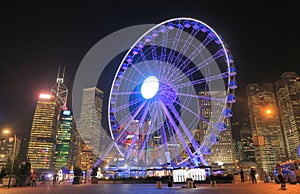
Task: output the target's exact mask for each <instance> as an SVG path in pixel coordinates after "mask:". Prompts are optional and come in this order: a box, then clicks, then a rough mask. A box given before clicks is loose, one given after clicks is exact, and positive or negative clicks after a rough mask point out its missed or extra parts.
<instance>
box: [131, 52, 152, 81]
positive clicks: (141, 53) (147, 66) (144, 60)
mask: <svg viewBox="0 0 300 194" xmlns="http://www.w3.org/2000/svg"><path fill="white" fill-rule="evenodd" d="M139 51H140V52H139V54H140V55H141V57H142V60H143V62H144V63H145V67H146V72H152V70H151V68H150V67H149V63H148V60H147V57H146V55H145V53H144V51H143V49H140V50H139ZM135 68H136V67H135ZM144 77H145V76H144Z"/></svg>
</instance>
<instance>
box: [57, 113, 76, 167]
mask: <svg viewBox="0 0 300 194" xmlns="http://www.w3.org/2000/svg"><path fill="white" fill-rule="evenodd" d="M73 123H74V122H73V115H72V112H71V110H67V109H65V110H62V111H60V116H59V121H58V127H57V134H56V151H55V169H56V170H60V169H61V168H62V167H65V168H67V169H70V166H68V161H69V155H70V142H71V132H72V130H73V129H74V125H73Z"/></svg>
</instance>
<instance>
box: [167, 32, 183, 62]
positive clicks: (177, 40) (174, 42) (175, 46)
mask: <svg viewBox="0 0 300 194" xmlns="http://www.w3.org/2000/svg"><path fill="white" fill-rule="evenodd" d="M181 34H182V29H179V28H177V31H176V34H175V38H174V40H173V42H172V46H171V50H170V53H169V55H168V60H167V61H168V63H170V64H172V62H173V59H174V54H175V51H176V49H177V47H178V43H179V40H180V36H181Z"/></svg>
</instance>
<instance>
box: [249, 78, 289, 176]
mask: <svg viewBox="0 0 300 194" xmlns="http://www.w3.org/2000/svg"><path fill="white" fill-rule="evenodd" d="M247 100H248V107H249V111H250V125H251V129H252V136H253V144H254V151H255V158H256V163H257V165H258V167H259V172H260V173H261V175H262V172H263V171H267V172H269V171H271V170H272V169H273V166H274V165H275V164H277V163H278V162H280V161H282V160H283V159H285V157H286V154H285V153H286V152H285V144H284V138H283V134H282V130H281V125H280V118H279V112H278V108H277V101H276V95H275V90H274V84H272V83H263V84H249V85H248V86H247Z"/></svg>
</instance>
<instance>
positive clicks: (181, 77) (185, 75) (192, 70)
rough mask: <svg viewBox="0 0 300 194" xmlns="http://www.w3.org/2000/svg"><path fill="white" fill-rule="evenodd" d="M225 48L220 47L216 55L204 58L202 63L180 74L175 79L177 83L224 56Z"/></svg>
mask: <svg viewBox="0 0 300 194" xmlns="http://www.w3.org/2000/svg"><path fill="white" fill-rule="evenodd" d="M224 55H225V53H224V50H223V49H220V50H219V51H217V52H216V53H215V54H214V55H212V56H210V57H208V58H206V59H205V60H203V61H202V62H201V63H199V64H197V65H196V66H195V67H193V68H191V69H189V70H188V71H187V72H186V73H185V74H183V75H180V76H178V77H177V78H176V79H175V80H173V81H174V82H175V83H178V82H179V81H182V80H183V79H185V77H189V76H191V75H192V74H193V73H195V72H197V71H199V70H200V69H202V68H204V67H206V66H207V65H209V64H211V63H212V62H214V61H215V60H216V59H218V58H220V57H222V56H224Z"/></svg>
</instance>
